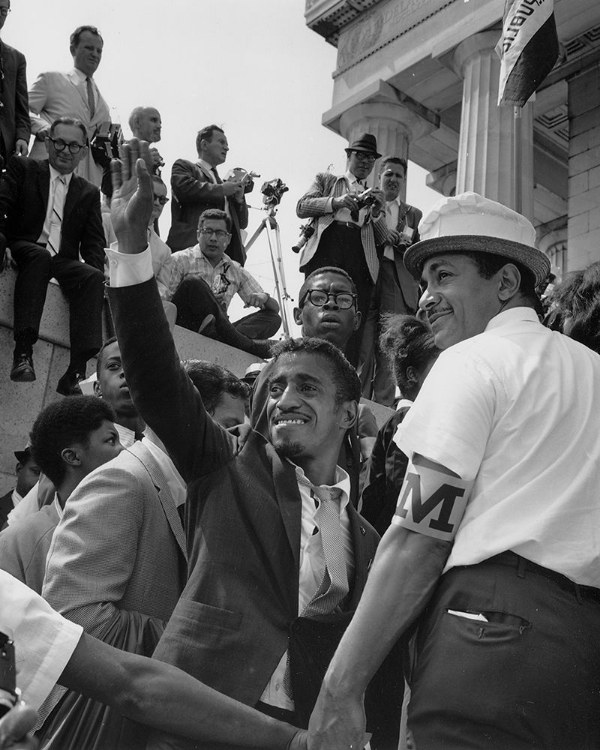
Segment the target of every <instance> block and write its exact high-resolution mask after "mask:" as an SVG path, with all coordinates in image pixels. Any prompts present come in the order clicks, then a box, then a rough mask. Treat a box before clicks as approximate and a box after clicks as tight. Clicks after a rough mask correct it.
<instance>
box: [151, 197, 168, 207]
mask: <svg viewBox="0 0 600 750" xmlns="http://www.w3.org/2000/svg"><path fill="white" fill-rule="evenodd" d="M156 201H158V202H159V203H160V205H161V206H164V205H166V204H167V203H168V202H169V199H168V198H167V196H166V195H155V196H154V202H155V203H156Z"/></svg>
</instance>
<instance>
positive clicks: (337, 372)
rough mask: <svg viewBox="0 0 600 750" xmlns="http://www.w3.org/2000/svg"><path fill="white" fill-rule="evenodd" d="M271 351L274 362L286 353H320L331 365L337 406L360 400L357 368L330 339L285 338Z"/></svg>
mask: <svg viewBox="0 0 600 750" xmlns="http://www.w3.org/2000/svg"><path fill="white" fill-rule="evenodd" d="M271 353H272V355H273V362H277V361H278V360H279V359H280V358H281V357H283V356H285V355H286V354H304V353H306V354H318V355H319V356H321V357H323V358H324V359H326V360H327V362H328V363H329V365H330V366H331V370H332V374H333V382H334V384H335V403H336V406H339V405H340V404H343V403H344V402H345V401H360V393H361V385H360V380H359V377H358V375H357V373H356V370H355V369H354V367H352V365H351V364H350V362H348V360H347V359H346V357H344V355H343V354H342V352H341V350H340V349H338V348H337V346H335V345H334V344H331V343H330V342H329V341H326V340H325V339H318V338H314V337H310V338H308V337H304V338H300V339H292V338H289V339H284V340H283V341H281V342H279V343H278V344H276V345H275V346H274V347H273V349H272V350H271Z"/></svg>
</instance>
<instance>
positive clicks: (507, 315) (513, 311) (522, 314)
mask: <svg viewBox="0 0 600 750" xmlns="http://www.w3.org/2000/svg"><path fill="white" fill-rule="evenodd" d="M518 320H528V321H530V322H532V323H538V324H539V323H540V320H539V318H538V316H537V313H536V311H535V310H534V309H533V307H511V308H510V309H509V310H502V312H499V313H498V315H494V317H493V318H492V319H491V320H490V322H489V323H488V324H487V326H486V327H485V330H486V331H493V330H494V329H495V328H500V326H503V325H505V324H506V323H513V322H515V321H518Z"/></svg>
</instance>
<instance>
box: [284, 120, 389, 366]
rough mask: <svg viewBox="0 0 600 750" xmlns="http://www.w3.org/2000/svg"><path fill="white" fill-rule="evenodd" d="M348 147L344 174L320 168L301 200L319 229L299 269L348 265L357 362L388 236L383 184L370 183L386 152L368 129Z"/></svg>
mask: <svg viewBox="0 0 600 750" xmlns="http://www.w3.org/2000/svg"><path fill="white" fill-rule="evenodd" d="M345 150H346V154H347V156H348V161H347V169H346V172H345V174H343V175H341V176H338V177H336V175H333V174H330V173H329V172H321V173H319V174H318V175H317V176H316V178H315V181H314V183H313V185H312V186H311V188H310V190H309V191H308V192H307V193H306V194H305V195H304V196H303V197H302V198H300V200H299V201H298V205H297V207H296V213H297V214H298V216H299V217H300V218H301V219H308V218H314V220H315V221H314V230H315V231H314V233H313V234H312V236H311V237H310V238H309V239H308V241H307V242H306V245H305V246H304V248H303V250H302V255H301V256H300V270H301V271H303V272H304V274H305V275H306V276H308V274H310V273H312V271H316V270H317V269H318V268H322V267H323V266H335V267H337V268H343V269H344V271H347V272H348V274H349V275H350V276H351V277H352V280H353V281H354V283H355V284H356V290H357V294H358V300H357V302H358V309H359V311H360V313H361V315H362V320H363V323H362V324H361V328H360V329H359V330H358V332H357V334H356V335H355V336H354V337H353V339H354V340H353V341H351V342H350V345H349V348H348V350H347V356H348V357H349V359H350V361H351V362H352V364H354V365H356V364H357V361H358V347H359V345H360V338H361V337H362V326H363V325H364V321H365V320H366V317H367V311H368V309H369V302H370V299H371V294H372V292H373V288H374V285H375V282H376V281H377V276H378V273H379V260H378V258H377V249H376V245H377V244H379V243H381V242H382V241H383V240H384V239H385V236H386V235H387V227H386V223H385V213H384V212H383V207H384V199H383V193H382V192H381V190H380V189H379V188H372V189H367V186H366V183H365V180H366V178H367V177H368V176H369V175H370V174H371V172H372V171H373V167H374V166H375V162H376V160H377V159H379V157H380V156H381V154H379V153H378V152H377V140H376V138H375V136H374V135H371V134H370V133H363V134H362V135H360V136H359V137H358V138H357V139H356V140H354V141H352V142H351V143H350V144H349V145H348V148H346V149H345Z"/></svg>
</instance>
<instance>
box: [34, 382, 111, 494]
mask: <svg viewBox="0 0 600 750" xmlns="http://www.w3.org/2000/svg"><path fill="white" fill-rule="evenodd" d="M106 420H107V421H109V422H114V421H115V413H114V411H113V409H112V407H111V406H110V405H109V404H107V403H106V401H103V400H102V399H99V398H96V396H67V397H66V398H63V399H61V400H60V401H55V402H54V403H52V404H49V405H48V406H47V407H46V408H45V409H43V410H42V411H41V412H40V413H39V414H38V416H37V419H36V420H35V422H34V424H33V427H32V429H31V432H30V434H29V438H30V441H31V454H32V456H33V458H34V459H35V462H36V464H37V465H38V466H39V467H40V469H41V470H42V471H43V472H44V474H46V476H47V477H48V478H49V479H50V480H51V482H52V483H53V484H54V486H55V487H58V486H60V484H61V483H62V482H63V480H64V478H65V475H66V472H67V467H66V464H65V462H64V461H63V459H62V456H61V453H62V451H63V450H64V449H65V448H68V447H69V446H70V445H73V444H74V443H81V444H82V445H85V446H87V445H89V442H90V433H92V432H94V430H97V429H98V428H99V427H101V426H102V423H103V422H104V421H106Z"/></svg>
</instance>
